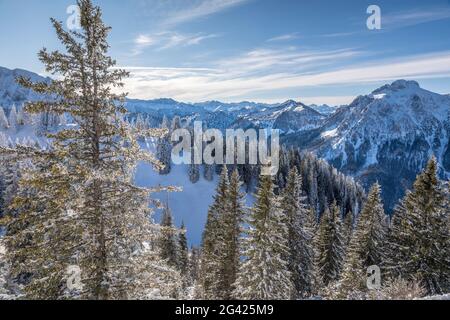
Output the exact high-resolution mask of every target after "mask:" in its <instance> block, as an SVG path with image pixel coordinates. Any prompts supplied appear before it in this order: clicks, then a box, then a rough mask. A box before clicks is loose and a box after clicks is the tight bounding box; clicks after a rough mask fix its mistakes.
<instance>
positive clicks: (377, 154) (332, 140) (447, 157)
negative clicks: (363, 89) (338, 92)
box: [284, 80, 450, 209]
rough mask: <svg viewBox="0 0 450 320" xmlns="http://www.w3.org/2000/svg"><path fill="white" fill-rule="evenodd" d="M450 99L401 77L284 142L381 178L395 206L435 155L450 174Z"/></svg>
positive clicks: (369, 178)
mask: <svg viewBox="0 0 450 320" xmlns="http://www.w3.org/2000/svg"><path fill="white" fill-rule="evenodd" d="M449 110H450V98H449V96H448V95H439V94H436V93H433V92H430V91H427V90H425V89H422V88H421V87H420V86H419V84H418V83H417V82H415V81H405V80H398V81H395V82H393V83H392V84H389V85H385V86H383V87H381V88H379V89H377V90H375V91H373V92H372V93H371V94H369V95H365V96H360V97H358V98H356V99H355V100H354V101H353V103H352V104H350V105H349V106H346V107H342V108H340V109H338V110H337V112H336V113H334V114H333V115H331V116H329V117H328V118H327V119H326V120H325V121H324V122H323V124H322V125H321V126H320V127H318V128H316V129H313V130H308V131H305V132H301V133H295V134H290V135H287V136H286V137H285V138H284V142H285V143H287V144H292V145H297V146H300V147H302V148H303V149H305V150H308V151H313V152H314V153H316V154H317V155H318V156H319V157H322V158H325V159H327V160H328V161H329V162H330V163H332V164H333V165H334V166H335V167H336V168H337V169H339V170H342V171H343V172H344V173H349V174H352V175H353V176H356V177H357V178H358V179H359V180H360V181H361V182H363V184H365V185H366V186H369V185H370V184H372V183H374V182H375V181H377V180H378V181H379V182H380V184H381V185H382V187H383V191H384V199H385V205H386V207H387V208H389V209H392V208H393V207H394V205H395V203H396V201H397V199H398V198H400V197H401V196H402V195H403V194H404V192H405V190H406V188H409V187H410V186H411V184H412V181H414V178H415V177H416V174H417V173H418V172H419V171H420V170H421V169H422V168H423V167H424V165H425V164H426V162H427V160H428V159H429V158H430V157H431V156H432V155H435V156H436V157H437V159H438V161H439V164H440V171H441V172H440V173H441V176H442V177H443V178H445V177H446V178H449V177H450V146H449V138H450V116H449Z"/></svg>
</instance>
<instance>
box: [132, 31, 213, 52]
mask: <svg viewBox="0 0 450 320" xmlns="http://www.w3.org/2000/svg"><path fill="white" fill-rule="evenodd" d="M218 36H219V35H216V34H203V33H196V34H182V33H179V32H174V31H163V32H158V33H155V34H151V35H146V34H140V35H138V36H137V37H136V38H135V39H134V41H133V43H134V47H133V49H132V52H131V55H132V56H137V55H139V54H141V53H142V52H143V51H144V49H145V48H148V47H154V48H155V50H158V51H160V50H165V49H169V48H173V47H178V46H192V45H197V44H200V43H201V42H202V41H204V40H206V39H211V38H216V37H218Z"/></svg>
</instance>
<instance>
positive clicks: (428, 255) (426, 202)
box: [0, 0, 450, 300]
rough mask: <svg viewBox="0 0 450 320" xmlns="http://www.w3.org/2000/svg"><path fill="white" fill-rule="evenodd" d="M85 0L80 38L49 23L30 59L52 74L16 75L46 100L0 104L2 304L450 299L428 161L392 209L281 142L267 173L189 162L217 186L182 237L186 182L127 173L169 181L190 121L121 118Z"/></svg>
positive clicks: (198, 177)
mask: <svg viewBox="0 0 450 320" xmlns="http://www.w3.org/2000/svg"><path fill="white" fill-rule="evenodd" d="M79 5H80V12H81V27H82V31H81V32H73V31H66V30H65V29H64V27H63V25H62V24H61V23H60V22H58V21H56V20H52V23H53V27H54V29H55V31H56V34H57V37H58V39H59V40H60V41H61V43H62V45H63V46H64V48H65V51H64V52H59V51H48V50H46V49H43V50H42V51H40V52H39V59H40V60H41V62H42V63H43V64H44V65H45V67H46V70H47V71H48V72H50V73H51V74H53V75H54V76H55V77H54V78H55V80H53V81H51V82H33V81H31V80H30V79H28V78H26V77H19V78H18V79H17V81H18V83H19V84H20V85H21V86H23V87H25V88H29V89H32V90H33V91H34V92H36V93H37V94H39V95H40V96H42V97H45V99H42V100H36V101H30V102H27V103H25V105H24V106H17V107H16V106H13V107H12V108H8V110H6V109H3V108H2V107H0V161H1V167H0V300H1V299H48V300H50V299H93V300H118V299H136V300H147V299H199V300H230V299H232V300H301V299H355V300H381V299H421V298H425V297H431V296H433V297H437V296H442V295H445V294H449V293H450V238H449V237H450V233H449V232H450V231H449V230H450V229H449V228H450V189H449V188H450V185H449V183H448V181H442V180H440V179H439V178H438V170H439V168H438V163H437V160H436V158H434V157H432V158H431V159H429V162H428V165H427V166H426V168H425V169H424V170H423V172H422V173H421V174H420V175H418V176H417V178H416V181H415V183H414V185H413V187H412V188H411V190H410V191H408V192H407V194H406V195H405V196H404V197H403V199H401V201H399V203H398V205H397V206H396V208H395V210H394V212H393V213H392V214H387V213H386V212H385V209H384V206H383V200H382V196H381V194H382V190H381V187H380V185H379V184H378V183H375V184H373V186H372V187H371V189H370V191H369V192H365V190H364V188H363V187H362V186H361V185H360V184H359V183H357V182H356V181H355V180H354V179H353V178H351V177H348V176H345V175H343V174H341V173H339V172H338V171H337V170H336V169H334V168H333V167H332V166H331V165H330V164H328V163H327V162H326V161H325V160H321V159H319V158H317V157H316V156H314V155H313V154H311V153H305V152H301V150H299V149H297V148H292V147H283V148H282V149H281V151H280V168H279V171H278V174H277V175H276V176H274V177H272V176H267V175H263V174H261V172H262V169H263V168H262V166H261V165H207V164H203V165H197V164H192V165H189V167H188V170H186V175H187V176H188V178H189V181H190V184H191V185H195V184H198V183H199V181H207V182H208V186H211V187H212V186H215V190H214V191H212V190H211V192H212V193H213V194H214V198H213V203H212V204H211V205H210V206H209V210H208V214H207V218H206V223H205V225H204V228H203V230H202V239H201V245H200V246H190V245H189V242H188V238H187V233H189V228H187V227H186V225H185V224H184V223H182V224H181V225H177V224H176V223H175V221H174V217H173V213H172V208H171V204H170V201H169V197H170V195H171V193H173V192H181V193H182V192H184V191H183V190H180V188H178V187H180V186H177V185H168V184H161V183H156V182H155V184H153V185H152V186H145V187H144V186H142V185H141V183H137V181H136V180H137V179H136V176H135V175H136V171H137V168H138V167H139V166H140V165H142V164H143V163H146V164H147V165H148V166H151V167H152V168H153V169H154V170H155V172H156V174H158V175H159V177H160V178H161V179H162V181H164V177H167V176H168V175H170V174H171V172H173V171H174V170H175V169H176V168H175V167H174V166H175V165H174V164H173V163H172V161H171V153H172V147H173V144H172V142H171V141H170V139H169V137H170V136H171V133H172V132H173V131H174V130H176V129H179V128H182V127H184V128H187V129H189V130H190V124H189V122H188V121H185V119H181V118H180V117H179V116H175V117H173V118H172V119H170V120H169V119H167V118H166V117H164V119H163V121H162V123H161V124H160V125H159V126H158V127H157V128H153V125H152V123H151V122H150V121H149V119H148V118H145V117H144V116H142V115H141V114H137V115H136V116H133V117H130V115H129V114H128V113H127V110H126V108H125V98H126V96H125V94H123V93H120V91H121V88H122V86H123V83H122V81H123V79H124V78H126V77H127V76H128V73H127V72H126V71H123V70H120V69H118V68H115V65H116V63H115V61H114V60H113V59H112V58H111V57H109V56H108V49H109V45H108V42H107V36H108V33H109V31H110V28H109V27H107V26H106V25H105V24H104V23H103V21H102V13H101V10H100V8H98V7H95V6H94V5H93V3H92V2H91V1H90V0H80V1H79ZM11 137H14V138H11ZM149 141H151V142H154V145H155V147H154V148H152V147H145V146H147V145H148V142H149ZM151 182H152V181H150V184H151ZM216 182H217V183H216ZM163 185H164V186H163ZM184 187H185V188H186V187H189V185H188V186H184ZM155 194H163V195H165V196H166V197H167V200H164V197H163V199H161V197H159V198H157V197H155V196H154V195H155ZM201 196H202V195H199V197H201ZM156 210H159V211H162V217H161V219H159V220H160V221H159V222H157V220H156V219H155V217H154V214H155V211H156ZM202 227H203V226H202ZM369 270H375V275H377V273H378V276H379V277H380V278H379V279H378V280H377V279H375V280H374V281H372V282H371V279H373V278H372V276H373V275H374V274H372V273H371V272H369ZM368 273H369V274H368ZM369 280H370V281H369Z"/></svg>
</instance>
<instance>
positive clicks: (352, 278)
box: [339, 183, 388, 298]
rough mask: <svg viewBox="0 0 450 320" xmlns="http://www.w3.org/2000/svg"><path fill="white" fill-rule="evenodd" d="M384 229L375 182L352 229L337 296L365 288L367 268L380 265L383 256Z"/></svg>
mask: <svg viewBox="0 0 450 320" xmlns="http://www.w3.org/2000/svg"><path fill="white" fill-rule="evenodd" d="M387 228H388V224H387V216H386V214H385V212H384V209H383V202H382V200H381V187H380V185H379V184H378V183H375V184H374V185H373V186H372V188H371V190H370V192H369V195H368V197H367V202H366V204H365V206H364V208H363V210H362V211H361V214H360V215H359V217H358V220H357V224H356V229H355V232H354V234H353V236H352V239H351V241H350V246H349V247H348V250H347V254H346V258H345V263H344V267H343V271H342V275H341V279H340V281H339V296H340V298H347V297H348V295H349V294H351V292H352V291H357V292H363V291H366V290H367V287H366V270H367V268H368V267H369V266H373V265H377V266H381V264H382V263H383V261H384V258H385V251H386V247H385V241H386V235H387Z"/></svg>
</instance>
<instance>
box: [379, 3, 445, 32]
mask: <svg viewBox="0 0 450 320" xmlns="http://www.w3.org/2000/svg"><path fill="white" fill-rule="evenodd" d="M449 18H450V6H445V7H430V8H418V9H414V10H408V11H401V12H393V13H383V12H382V25H383V28H388V29H389V28H391V29H393V28H402V27H408V26H413V25H418V24H422V23H426V22H432V21H438V20H444V19H449Z"/></svg>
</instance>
